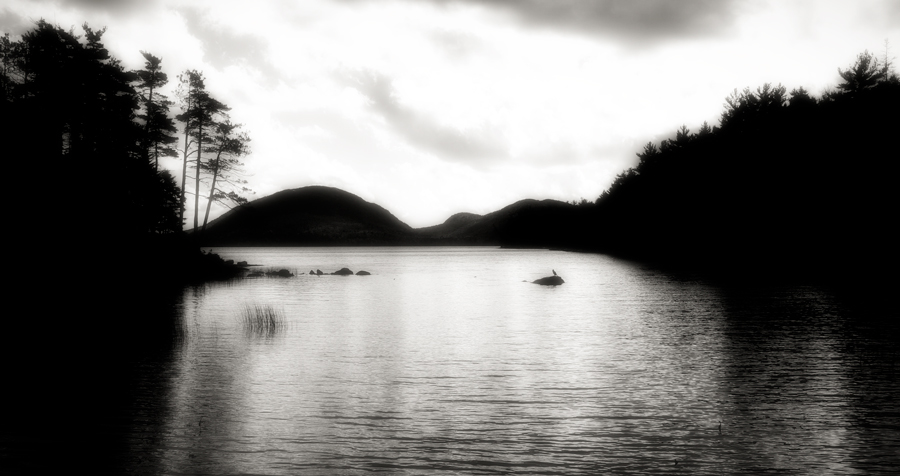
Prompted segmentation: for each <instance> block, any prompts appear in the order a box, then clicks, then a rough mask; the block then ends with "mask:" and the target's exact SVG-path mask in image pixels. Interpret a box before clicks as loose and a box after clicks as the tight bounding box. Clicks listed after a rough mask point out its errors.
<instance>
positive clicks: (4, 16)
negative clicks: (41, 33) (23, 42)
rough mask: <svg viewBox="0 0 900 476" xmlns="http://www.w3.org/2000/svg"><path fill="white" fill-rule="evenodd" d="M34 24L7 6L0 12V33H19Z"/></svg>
mask: <svg viewBox="0 0 900 476" xmlns="http://www.w3.org/2000/svg"><path fill="white" fill-rule="evenodd" d="M33 26H34V24H33V23H31V22H30V21H28V20H25V19H24V18H22V16H21V15H19V14H17V13H15V12H13V11H12V10H10V9H9V8H4V9H3V11H2V12H0V33H9V34H10V35H16V36H18V35H21V34H22V33H24V32H26V31H28V29H29V28H31V27H33Z"/></svg>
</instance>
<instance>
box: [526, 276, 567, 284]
mask: <svg viewBox="0 0 900 476" xmlns="http://www.w3.org/2000/svg"><path fill="white" fill-rule="evenodd" d="M532 283H534V284H540V285H542V286H558V285H560V284H562V283H565V281H563V278H560V277H559V276H547V277H545V278H541V279H536V280H534V281H532Z"/></svg>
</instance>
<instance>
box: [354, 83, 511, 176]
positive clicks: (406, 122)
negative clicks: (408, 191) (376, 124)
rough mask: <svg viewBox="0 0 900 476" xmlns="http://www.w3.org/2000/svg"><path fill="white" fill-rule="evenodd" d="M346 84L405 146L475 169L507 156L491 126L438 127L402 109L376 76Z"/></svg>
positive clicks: (429, 119) (431, 120)
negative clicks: (360, 94)
mask: <svg viewBox="0 0 900 476" xmlns="http://www.w3.org/2000/svg"><path fill="white" fill-rule="evenodd" d="M349 80H350V84H351V85H353V87H355V88H357V89H358V90H359V91H360V93H362V94H363V95H364V96H366V97H367V98H368V100H369V106H370V108H371V110H373V111H375V112H376V113H377V114H378V115H379V116H381V117H382V118H383V119H384V121H385V123H386V124H387V125H388V126H389V127H390V129H391V130H392V131H393V132H394V133H395V134H398V135H400V136H401V137H403V138H404V139H405V140H406V142H407V143H409V144H411V145H413V146H415V147H417V148H419V149H423V150H426V151H429V152H431V153H433V154H435V155H436V156H437V157H438V158H441V159H445V160H447V159H450V160H455V161H459V162H464V163H467V164H469V165H479V164H484V163H485V162H491V161H493V160H497V159H501V158H505V157H506V156H507V155H508V152H507V150H506V147H505V144H504V143H503V141H502V137H503V134H502V133H501V132H500V131H499V130H498V129H497V128H496V127H492V126H491V125H487V124H486V125H482V126H481V127H477V128H468V129H465V130H462V129H458V128H455V127H451V126H447V125H444V124H441V123H439V122H438V121H436V120H435V119H434V118H433V117H431V116H429V115H427V114H424V113H421V112H419V111H416V110H414V109H412V108H409V107H406V106H405V105H403V104H402V103H401V102H400V101H399V99H398V96H397V93H396V91H395V90H394V86H393V82H392V81H391V79H390V78H389V77H387V76H384V75H382V74H379V73H371V72H369V73H363V74H351V77H350V78H349Z"/></svg>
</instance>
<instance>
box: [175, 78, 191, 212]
mask: <svg viewBox="0 0 900 476" xmlns="http://www.w3.org/2000/svg"><path fill="white" fill-rule="evenodd" d="M187 98H188V104H187V111H185V112H186V115H187V117H186V118H185V121H184V162H183V163H182V164H181V200H180V201H179V203H178V204H179V207H180V208H179V211H178V215H179V216H178V218H179V219H180V220H181V227H182V229H183V228H184V209H185V208H187V207H185V206H184V205H185V204H184V190H185V189H184V187H185V185H187V161H188V144H189V142H188V138H189V137H190V131H191V130H190V127H189V126H190V124H191V83H190V82H188V92H187Z"/></svg>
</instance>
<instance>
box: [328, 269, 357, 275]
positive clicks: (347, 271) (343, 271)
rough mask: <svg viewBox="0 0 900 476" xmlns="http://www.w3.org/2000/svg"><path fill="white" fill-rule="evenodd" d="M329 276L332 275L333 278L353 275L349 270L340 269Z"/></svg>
mask: <svg viewBox="0 0 900 476" xmlns="http://www.w3.org/2000/svg"><path fill="white" fill-rule="evenodd" d="M331 274H332V275H334V276H350V275H352V274H353V271H350V270H349V269H347V268H341V269H339V270H337V271H335V272H333V273H331Z"/></svg>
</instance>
